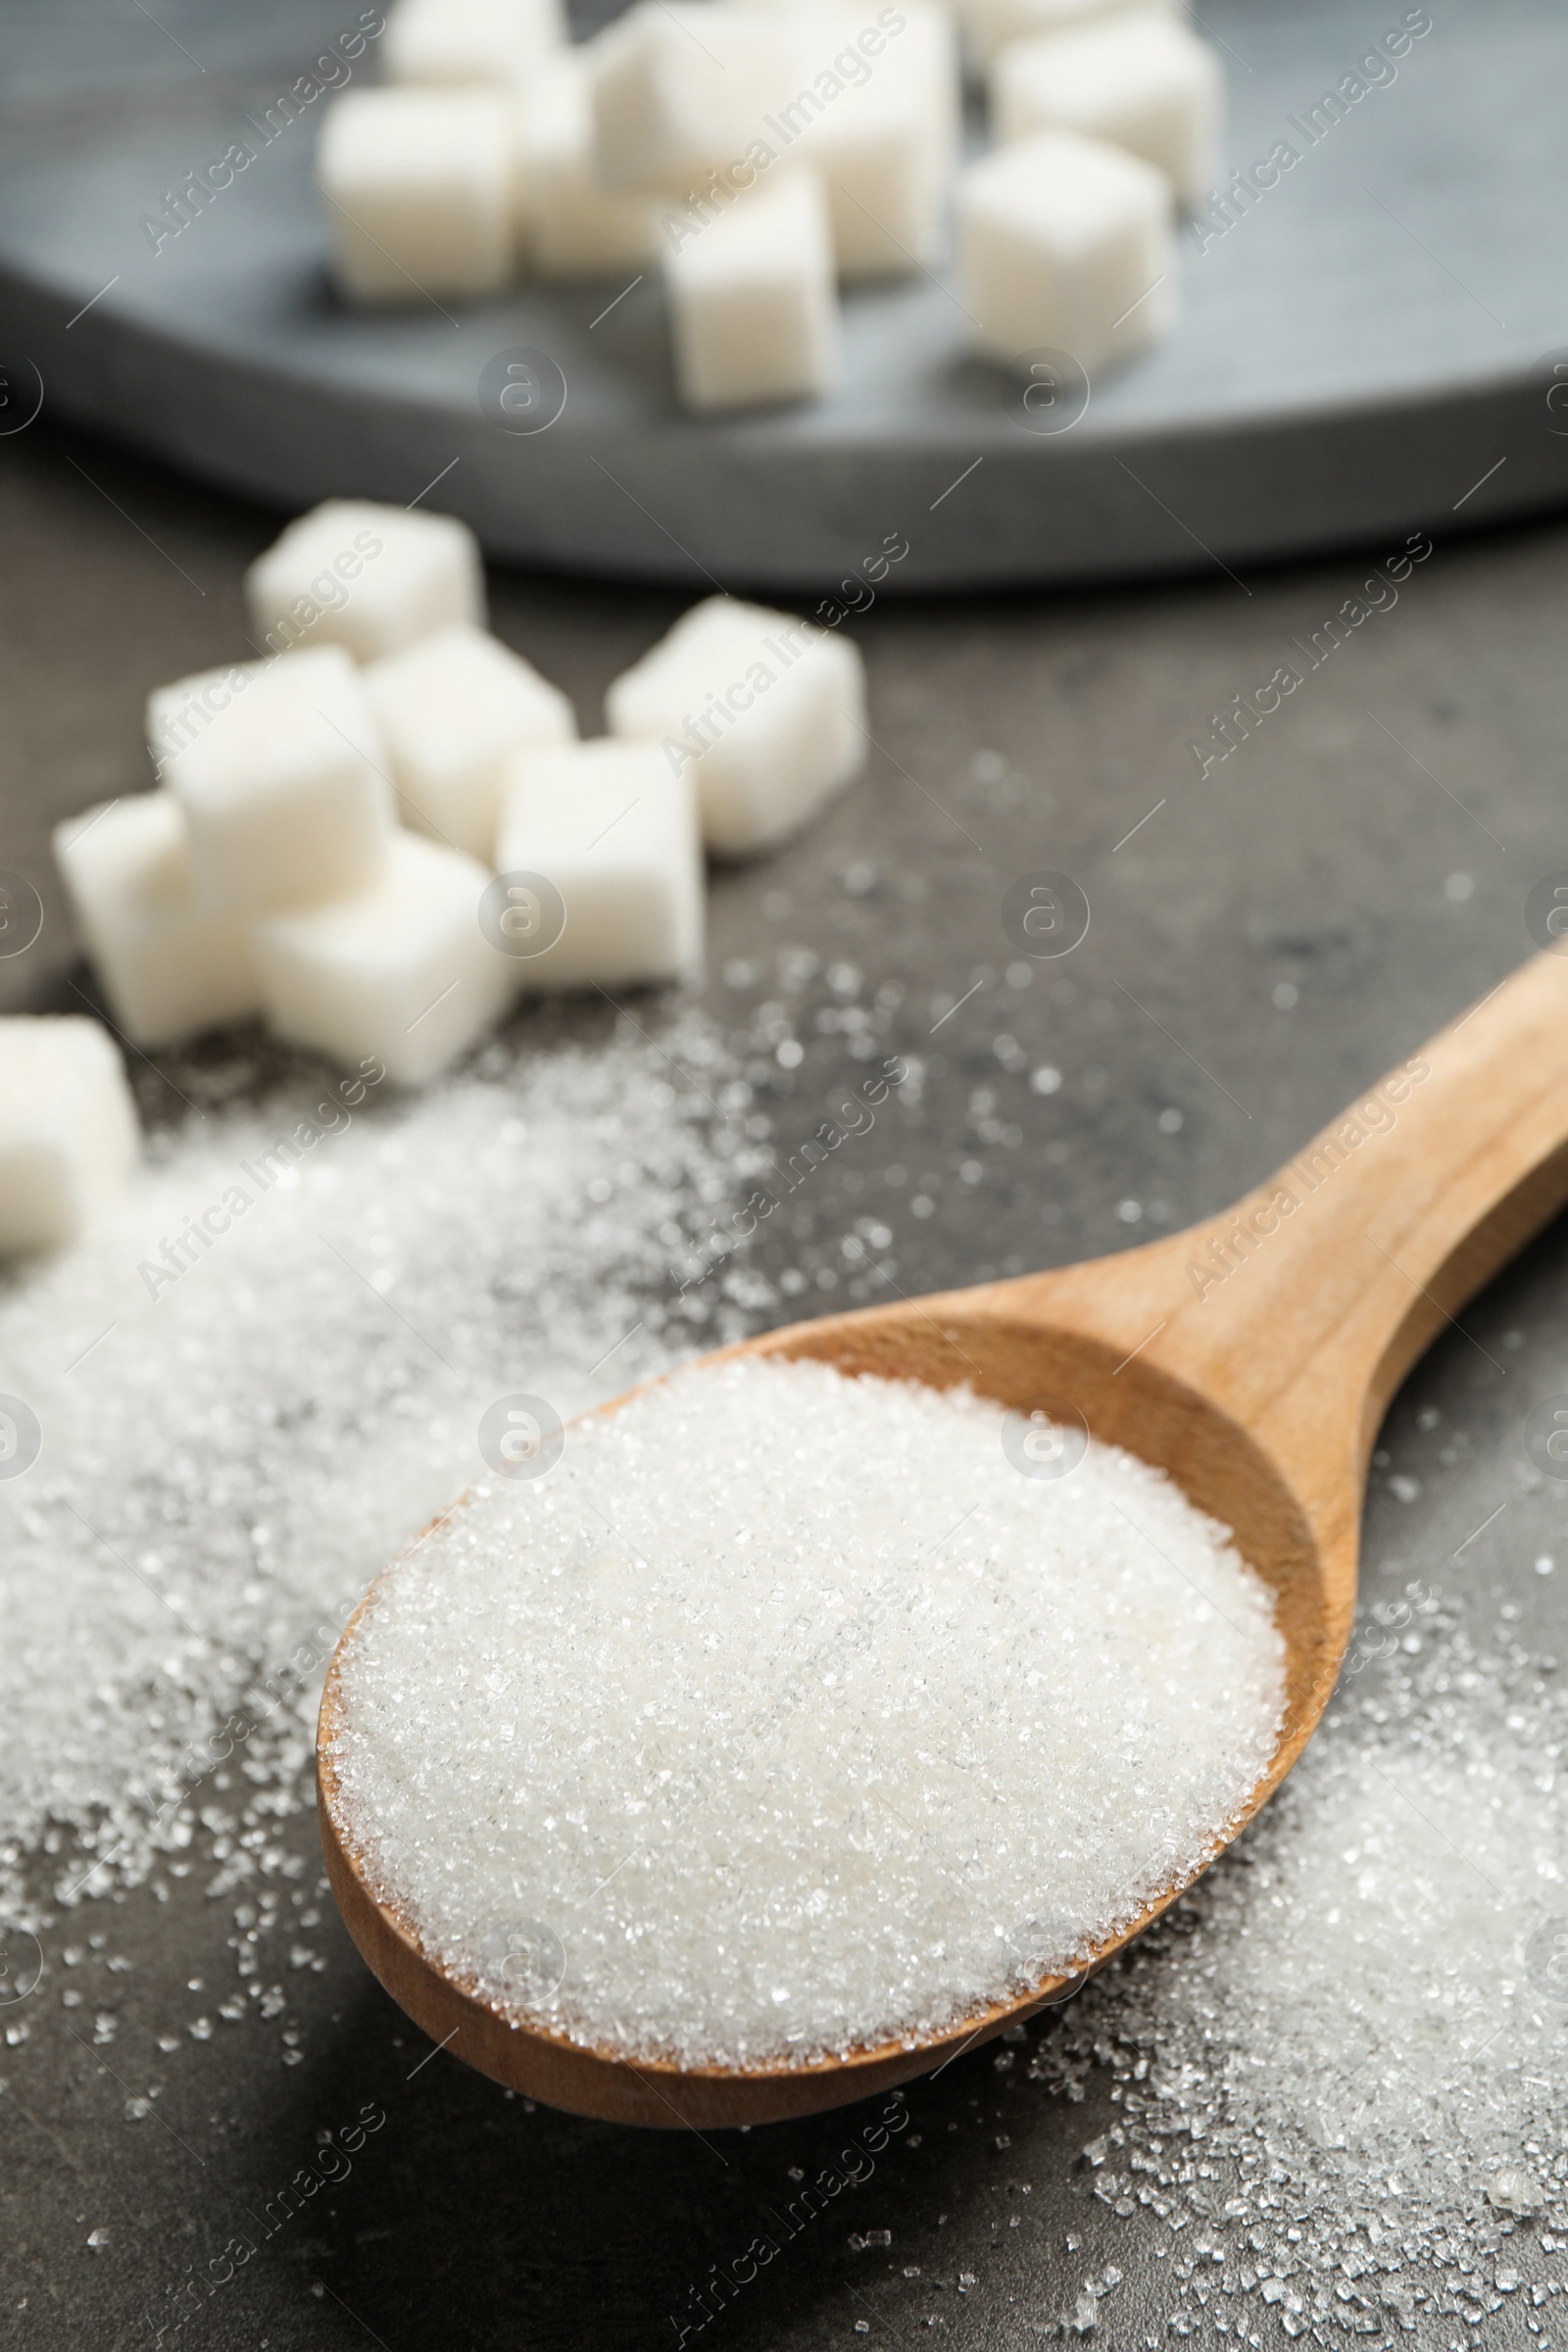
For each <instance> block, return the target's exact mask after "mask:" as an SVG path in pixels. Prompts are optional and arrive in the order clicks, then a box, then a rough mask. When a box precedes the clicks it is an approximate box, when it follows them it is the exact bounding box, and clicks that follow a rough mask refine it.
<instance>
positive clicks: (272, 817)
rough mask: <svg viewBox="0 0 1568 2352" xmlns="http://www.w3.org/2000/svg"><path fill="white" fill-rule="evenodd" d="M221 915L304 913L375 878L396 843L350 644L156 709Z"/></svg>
mask: <svg viewBox="0 0 1568 2352" xmlns="http://www.w3.org/2000/svg"><path fill="white" fill-rule="evenodd" d="M147 740H148V743H149V744H150V745H151V747H152V750H153V753H154V755H155V757H156V758H157V759H158V760H159V769H160V773H161V775H162V776H163V777H164V778H165V780H166V781H167V782H168V784H169V787H170V789H171V791H172V793H173V796H174V798H175V800H176V801H177V802H178V803H179V806H180V809H181V810H182V812H183V814H184V818H185V823H186V827H187V835H188V841H189V847H190V858H191V864H192V866H193V868H194V870H195V874H196V881H197V887H198V890H199V892H200V895H201V900H202V903H203V905H204V906H205V907H206V908H207V909H208V910H209V911H210V912H215V913H216V912H219V911H221V910H224V909H227V910H231V911H235V912H241V913H246V912H255V911H257V910H258V909H260V908H263V907H290V906H305V905H309V904H310V903H311V902H313V901H315V900H317V899H328V898H333V897H335V896H337V895H338V894H339V893H341V892H343V891H346V890H355V889H358V888H359V887H360V885H361V884H363V883H366V882H368V881H369V880H370V879H371V878H372V877H373V876H374V874H375V873H376V872H377V871H378V870H379V868H380V866H381V864H382V862H383V861H384V859H385V857H386V852H387V845H388V842H389V841H390V838H391V834H392V824H393V813H392V787H391V785H390V783H389V782H388V780H387V777H386V773H385V767H386V754H385V752H384V751H383V750H382V747H381V743H380V740H379V738H378V736H377V734H376V731H375V722H374V720H373V719H372V717H371V715H370V708H369V705H368V702H367V700H366V696H365V688H364V686H363V685H362V683H361V681H360V675H359V672H358V671H357V670H356V668H355V666H354V664H353V662H351V661H350V660H349V657H348V655H347V654H346V653H345V652H344V651H343V649H342V647H341V646H336V645H322V646H314V647H311V648H308V649H307V650H305V651H303V652H300V653H297V654H288V655H284V656H281V657H274V659H273V660H271V661H270V662H241V663H238V664H236V666H235V667H233V668H231V669H226V670H221V669H213V670H207V671H204V672H203V673H201V674H200V675H199V676H196V677H191V678H182V679H180V681H179V682H178V684H177V685H173V686H161V687H159V688H158V689H157V691H156V692H155V693H154V694H152V695H151V696H150V697H149V699H148V704H147Z"/></svg>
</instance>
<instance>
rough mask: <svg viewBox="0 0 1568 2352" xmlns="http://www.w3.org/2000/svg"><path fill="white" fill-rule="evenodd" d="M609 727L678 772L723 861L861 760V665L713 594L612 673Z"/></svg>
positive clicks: (816, 803)
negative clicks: (656, 751) (643, 744)
mask: <svg viewBox="0 0 1568 2352" xmlns="http://www.w3.org/2000/svg"><path fill="white" fill-rule="evenodd" d="M605 711H606V715H607V717H608V719H609V721H610V726H611V729H612V732H613V733H614V734H616V735H621V736H627V737H634V738H641V739H643V740H645V741H649V742H652V743H656V744H658V745H659V746H660V748H661V752H662V757H663V758H664V760H666V761H667V762H668V764H669V765H670V766H671V767H673V768H679V769H684V768H689V770H690V772H691V776H692V780H693V783H694V784H695V786H696V788H697V804H698V811H699V816H700V820H701V824H702V831H703V839H704V841H705V842H706V844H707V846H708V847H709V848H710V849H711V850H714V851H716V852H717V853H719V855H721V856H724V857H732V858H734V857H745V856H749V855H750V854H751V853H753V852H754V851H758V850H762V849H767V848H769V847H771V845H772V844H773V843H774V842H776V841H779V840H782V839H783V837H784V836H785V835H786V834H788V833H792V832H794V831H795V830H796V829H797V828H798V827H799V826H801V825H803V824H804V823H805V822H806V820H807V818H808V817H809V816H812V815H814V814H815V812H816V810H817V809H819V808H820V807H821V806H822V804H823V803H824V802H825V801H827V800H828V799H829V798H830V797H831V795H832V794H833V793H835V792H837V791H838V790H839V789H840V788H841V787H842V786H844V785H845V784H847V783H848V782H849V781H850V779H851V777H852V776H854V775H855V774H856V773H857V772H858V769H859V768H860V767H861V765H862V764H863V763H864V760H865V746H866V742H867V736H866V733H865V670H864V664H863V662H861V659H860V655H859V652H858V648H857V647H855V646H853V645H851V644H850V643H849V642H848V640H847V639H844V638H841V637H836V636H833V635H831V634H830V633H829V632H827V631H826V630H822V629H815V628H813V627H812V626H811V624H810V623H809V621H805V620H798V619H795V618H793V617H792V616H791V615H790V614H789V613H771V612H768V611H766V610H764V609H763V608H761V607H760V606H757V605H744V604H741V603H739V602H737V601H736V600H735V599H734V598H732V597H727V596H713V597H710V598H708V599H707V601H706V602H705V603H703V604H700V605H697V606H695V607H694V608H693V610H692V611H691V612H690V613H687V614H686V615H685V617H684V619H682V620H679V621H677V622H676V624H675V626H674V628H673V629H671V630H670V632H669V634H668V636H667V637H665V638H663V639H662V641H661V643H660V644H658V645H656V646H655V647H654V648H653V650H652V652H651V653H648V654H645V655H644V657H643V659H642V660H641V661H640V662H637V663H635V664H634V666H633V667H632V668H630V669H628V670H626V671H624V672H623V673H622V675H621V676H620V677H618V678H617V679H616V680H615V682H614V684H613V686H612V687H611V689H610V692H609V694H608V695H607V696H606V698H605Z"/></svg>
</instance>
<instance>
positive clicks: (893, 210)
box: [765, 0, 959, 279]
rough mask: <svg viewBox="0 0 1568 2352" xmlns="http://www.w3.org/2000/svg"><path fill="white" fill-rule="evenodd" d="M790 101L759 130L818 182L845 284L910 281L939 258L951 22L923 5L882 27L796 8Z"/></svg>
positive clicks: (917, 0) (850, 14)
mask: <svg viewBox="0 0 1568 2352" xmlns="http://www.w3.org/2000/svg"><path fill="white" fill-rule="evenodd" d="M780 16H781V17H782V18H783V20H784V21H785V22H787V24H788V25H789V28H790V33H791V49H792V67H791V73H790V90H789V95H788V97H787V98H786V99H785V100H784V101H783V102H782V103H781V104H780V105H779V107H778V108H777V109H776V110H775V111H774V113H773V115H772V116H771V117H770V118H769V120H768V122H767V123H766V125H765V135H766V137H767V139H768V140H769V141H770V142H771V144H772V146H773V147H774V148H776V149H777V151H778V154H779V156H780V158H781V159H782V158H783V156H784V155H785V153H786V151H787V153H788V156H789V160H790V161H791V162H797V161H798V162H804V163H808V164H809V165H811V166H812V168H813V169H814V170H815V171H817V172H819V173H820V176H821V180H822V186H823V191H824V193H825V195H826V197H827V202H828V211H829V213H830V215H831V218H832V222H833V245H834V252H835V257H836V259H837V263H838V272H839V275H840V277H841V278H848V279H858V278H866V277H888V276H894V277H896V276H900V275H906V274H907V273H908V272H909V271H911V270H916V269H918V268H920V267H922V266H923V265H924V264H927V263H930V262H933V261H936V260H938V259H939V258H940V256H941V252H942V247H943V241H944V214H945V211H946V205H947V197H948V191H949V186H950V182H951V177H952V173H953V170H954V166H955V164H956V157H957V148H958V131H959V119H958V100H959V78H958V61H957V54H956V41H955V36H954V28H953V22H952V19H951V17H950V16H949V15H948V13H947V11H946V10H945V9H941V8H936V7H933V6H930V5H928V0H904V5H902V6H901V7H900V8H898V9H897V10H893V9H889V10H885V11H884V12H883V17H884V18H885V19H886V24H885V25H884V23H883V22H882V21H881V20H869V21H868V20H867V18H866V16H865V14H864V12H863V11H861V10H859V9H857V8H854V7H846V6H844V5H842V0H835V4H834V5H830V6H821V5H817V6H808V7H805V8H802V7H798V6H795V5H793V0H784V4H781V5H780Z"/></svg>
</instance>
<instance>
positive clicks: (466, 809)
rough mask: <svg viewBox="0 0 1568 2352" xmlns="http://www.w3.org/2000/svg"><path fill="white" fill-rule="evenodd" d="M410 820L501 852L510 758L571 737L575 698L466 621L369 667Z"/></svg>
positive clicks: (486, 854) (486, 855)
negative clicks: (498, 841)
mask: <svg viewBox="0 0 1568 2352" xmlns="http://www.w3.org/2000/svg"><path fill="white" fill-rule="evenodd" d="M365 688H366V692H367V694H368V697H369V701H370V708H371V710H372V711H373V712H374V714H375V720H376V724H377V727H378V728H379V730H380V736H381V741H382V743H383V744H384V745H385V747H386V754H387V759H388V760H389V761H390V763H391V765H390V774H391V777H392V782H393V785H394V787H395V789H396V791H397V794H398V809H399V814H400V815H401V816H402V819H403V822H404V823H405V824H406V825H413V826H414V827H415V828H416V829H417V831H419V832H421V833H429V834H432V835H434V837H435V838H436V839H437V840H438V841H445V842H448V843H450V844H451V846H452V847H453V848H454V849H459V850H466V851H467V852H468V855H469V856H470V857H472V858H482V859H483V861H484V863H485V864H486V865H488V864H490V862H491V861H492V859H493V858H494V857H495V849H496V827H497V825H498V824H499V823H500V819H501V784H502V778H503V776H504V775H505V773H506V767H507V762H508V760H509V759H510V757H511V755H512V754H513V753H514V752H515V751H520V750H522V749H523V748H524V746H526V745H529V744H546V743H569V742H570V741H571V740H572V738H573V737H574V736H575V735H576V732H577V722H576V719H575V717H574V715H573V713H572V708H571V705H570V704H569V703H568V702H567V700H566V698H565V696H564V694H563V693H562V692H561V691H560V689H559V688H558V687H555V686H552V685H550V684H549V683H548V682H547V681H546V680H545V679H544V678H542V677H541V676H540V675H539V672H538V671H537V670H536V669H534V668H532V667H531V666H530V665H529V663H528V662H524V661H523V660H522V659H521V657H520V656H519V655H517V654H515V653H512V652H511V651H510V650H509V649H508V648H507V647H506V646H504V645H502V644H500V643H499V642H498V641H497V639H495V638H494V637H491V636H488V635H487V634H486V633H485V631H484V630H483V629H475V628H470V627H468V626H467V625H466V623H460V624H459V625H458V626H456V627H454V628H450V629H442V630H439V631H438V632H437V634H436V635H435V636H433V637H425V638H421V640H420V641H419V643H418V644H417V645H413V646H410V647H409V648H408V649H407V650H406V651H405V652H403V653H401V654H392V655H390V656H389V657H388V658H387V660H386V661H384V662H376V663H375V664H374V666H373V667H372V668H370V669H368V670H367V671H366V673H365Z"/></svg>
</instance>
